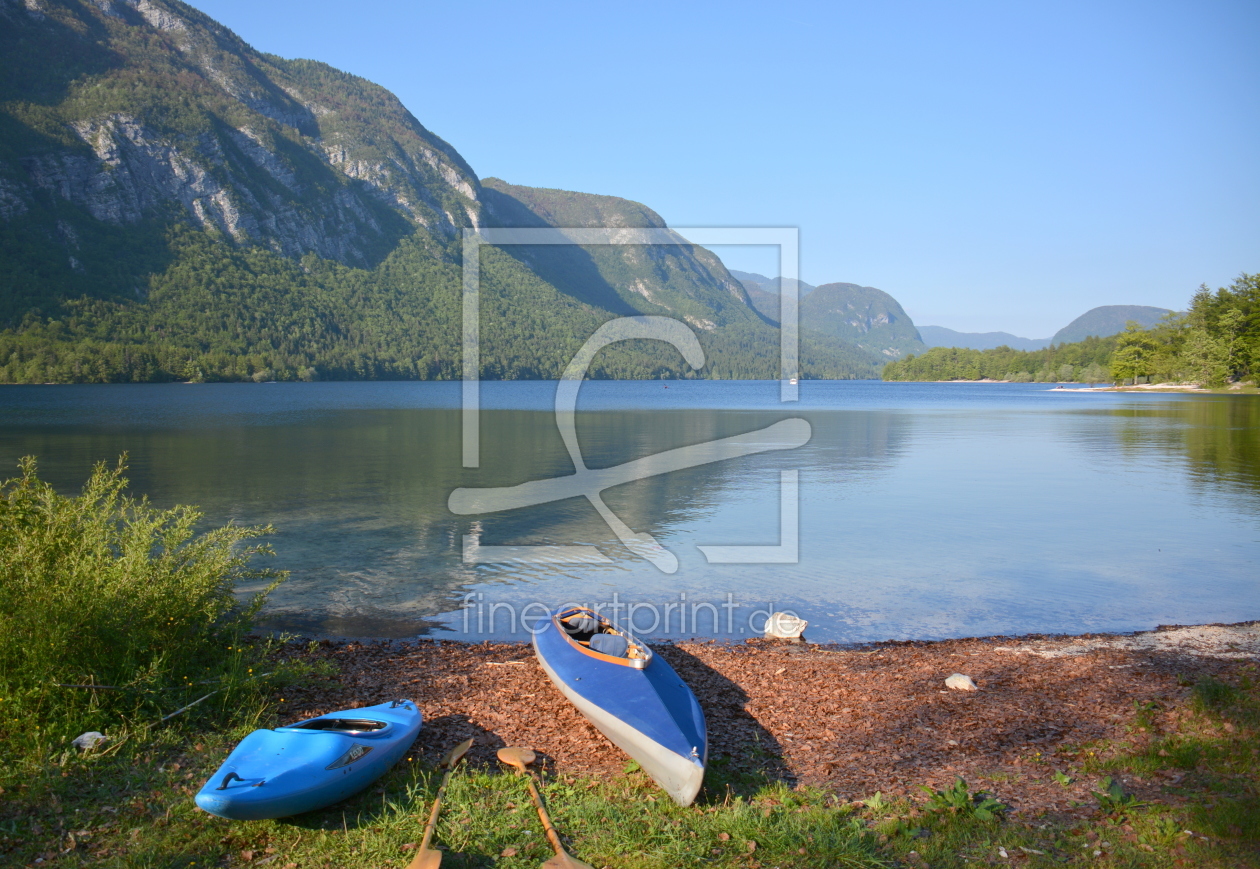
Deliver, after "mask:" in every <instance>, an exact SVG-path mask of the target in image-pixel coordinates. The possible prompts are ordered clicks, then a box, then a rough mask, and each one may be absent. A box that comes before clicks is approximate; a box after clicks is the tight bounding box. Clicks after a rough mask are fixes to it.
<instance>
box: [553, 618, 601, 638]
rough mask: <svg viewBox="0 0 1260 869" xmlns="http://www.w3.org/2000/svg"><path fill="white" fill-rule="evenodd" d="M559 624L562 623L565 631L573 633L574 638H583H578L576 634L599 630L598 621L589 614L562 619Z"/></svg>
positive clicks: (591, 632)
mask: <svg viewBox="0 0 1260 869" xmlns="http://www.w3.org/2000/svg"><path fill="white" fill-rule="evenodd" d="M561 624H562V625H564V629H565V631H566V632H568V633H569V634H570V635H573V636H574V638H575V639H584V637H582V638H579V637H578V636H577V635H579V634H593V633H595V632H596V631H598V630H599V622H598V621H597V620H596V619H593V618H591V617H590V616H578V617H577V618H573V619H568V620H566V621H563V622H561Z"/></svg>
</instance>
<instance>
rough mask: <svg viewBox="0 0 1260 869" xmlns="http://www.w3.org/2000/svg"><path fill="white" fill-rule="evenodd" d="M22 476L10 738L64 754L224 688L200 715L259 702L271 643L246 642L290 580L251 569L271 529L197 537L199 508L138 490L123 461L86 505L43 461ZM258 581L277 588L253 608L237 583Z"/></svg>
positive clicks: (10, 521)
mask: <svg viewBox="0 0 1260 869" xmlns="http://www.w3.org/2000/svg"><path fill="white" fill-rule="evenodd" d="M20 468H21V476H19V477H16V478H14V479H10V480H6V481H4V482H3V483H0V742H2V743H4V744H6V745H8V746H9V747H10V748H11V749H13V750H15V751H16V750H20V749H21V748H23V747H25V748H26V749H28V750H30V749H35V748H37V747H48V748H52V747H55V746H57V745H64V742H65V740H67V739H70V738H73V737H74V736H75V735H76V734H78V733H82V732H84V731H88V730H97V731H102V732H105V733H107V734H109V733H110V730H109V729H107V728H117V727H119V726H123V727H133V726H137V725H145V724H151V723H156V722H157V721H158V720H160V719H161V718H162V717H163V716H164V715H166V714H169V713H171V712H173V711H175V710H176V709H178V708H180V707H182V706H184V705H185V704H187V703H189V702H191V701H192V700H194V699H197V698H199V697H203V696H204V695H206V694H209V693H211V692H213V693H212V696H211V698H209V699H208V700H207V701H206V702H204V703H202V704H200V705H199V706H198V708H197V710H196V711H197V713H202V712H210V711H214V710H220V711H222V710H228V709H237V708H242V707H243V706H246V705H250V704H248V703H246V701H247V700H248V699H251V698H253V699H257V694H258V691H259V688H260V685H259V679H258V678H257V677H259V676H261V675H262V674H261V673H255V672H254V669H255V665H256V664H257V663H259V661H260V660H261V654H262V647H261V646H260V645H243V644H242V638H243V636H244V635H245V633H246V631H247V630H248V628H249V625H250V622H251V619H252V618H253V616H254V615H255V614H256V612H257V611H258V608H259V607H261V606H262V604H263V601H264V598H265V595H266V593H267V591H270V590H271V588H272V587H274V585H275V584H276V583H277V582H279V581H280V580H281V579H282V575H281V574H280V573H278V572H276V571H269V570H258V569H254V568H252V567H251V566H250V561H251V559H252V558H253V556H255V555H259V554H264V553H266V554H270V549H269V548H268V547H266V546H260V545H247V546H242V545H241V544H243V543H244V542H245V541H248V540H251V539H254V538H257V537H260V536H263V535H265V534H268V533H270V532H271V530H272V529H271V528H269V527H265V528H264V527H253V528H245V527H237V526H232V525H228V526H226V527H223V528H217V529H214V530H210V531H206V532H204V533H200V534H197V533H195V528H196V525H197V522H198V521H199V520H200V518H201V514H200V513H198V512H197V511H196V510H195V509H192V508H190V507H175V508H174V509H171V510H158V509H156V508H154V507H152V506H151V505H150V504H149V503H148V502H147V500H145V499H140V500H136V499H134V498H132V497H130V496H128V495H127V494H125V489H126V486H127V480H126V479H125V478H124V477H123V476H122V474H123V470H124V464H123V460H120V461H119V463H118V465H117V467H115V468H114V469H112V470H110V469H108V468H106V466H105V464H104V463H101V464H98V465H97V466H96V467H95V469H94V470H93V473H92V476H91V478H90V479H89V480H88V482H87V484H86V485H85V486H84V488H83V491H82V493H81V494H80V495H78V496H77V497H65V496H62V495H59V494H57V492H55V491H54V490H53V488H52V486H50V485H49V484H48V483H45V482H43V481H41V480H40V479H39V477H38V476H37V474H36V465H35V460H34V458H31V457H27V458H25V459H23V460H22V461H21V463H20ZM259 579H264V580H266V579H270V580H273V582H272V584H271V586H269V587H268V589H267V591H264V592H262V593H260V594H257V595H255V596H254V597H253V598H252V600H250V601H248V602H247V603H245V604H244V605H242V604H241V603H240V602H239V601H238V600H237V598H236V596H235V595H234V589H235V587H236V585H237V584H238V583H240V582H242V581H246V580H249V581H256V580H259ZM69 686H108V687H103V688H84V687H69ZM252 706H253V708H255V709H256V708H257V707H258V704H257V703H253V704H252ZM189 717H191V716H189Z"/></svg>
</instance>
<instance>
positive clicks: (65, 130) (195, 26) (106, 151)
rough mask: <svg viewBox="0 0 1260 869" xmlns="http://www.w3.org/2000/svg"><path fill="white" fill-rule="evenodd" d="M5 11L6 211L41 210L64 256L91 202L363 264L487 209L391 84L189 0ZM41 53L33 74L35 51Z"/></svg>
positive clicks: (0, 190) (455, 160) (449, 152)
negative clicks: (274, 51) (250, 39)
mask: <svg viewBox="0 0 1260 869" xmlns="http://www.w3.org/2000/svg"><path fill="white" fill-rule="evenodd" d="M0 23H2V26H0V29H2V30H3V31H4V33H3V35H2V36H0V48H2V49H3V57H4V60H3V61H0V63H3V65H4V67H6V69H5V72H6V74H8V73H12V75H10V76H8V77H9V78H10V80H11V81H15V83H16V84H17V86H16V87H11V88H9V89H7V90H8V91H9V92H7V93H4V94H3V97H4V104H3V109H4V113H5V114H6V115H7V117H6V118H5V120H6V121H7V123H6V124H5V126H6V127H7V128H8V129H6V130H5V134H6V136H5V137H6V138H7V139H9V143H8V147H6V148H5V149H4V150H3V152H0V219H2V220H6V221H8V220H13V219H15V218H19V217H23V216H26V217H28V218H29V217H31V216H32V215H36V216H37V217H42V218H43V222H44V223H45V224H47V225H46V226H45V227H44V229H45V231H46V233H47V234H48V235H49V236H50V237H52V238H55V239H57V240H58V242H59V243H61V244H62V245H63V246H65V247H67V254H68V255H69V254H70V253H72V251H71V248H72V247H73V245H72V243H71V242H70V241H68V238H69V237H70V236H71V235H72V234H75V233H79V232H81V231H82V229H83V227H82V226H80V224H82V223H84V221H85V219H90V220H91V221H99V222H101V223H104V224H112V225H127V224H136V223H139V222H140V221H142V220H145V219H162V218H169V217H171V216H173V215H181V216H183V217H185V218H187V219H189V220H191V221H192V222H193V223H194V224H195V225H197V226H199V227H201V228H203V229H206V230H211V231H214V232H217V233H221V234H222V235H223V236H225V237H227V238H231V239H233V240H235V241H237V242H240V243H246V244H259V245H263V246H266V247H269V248H271V249H272V250H274V251H276V252H278V253H281V254H282V255H284V256H287V257H293V258H296V257H300V256H302V255H304V254H307V253H314V254H317V255H318V256H320V257H324V258H327V259H334V260H337V261H339V262H342V263H344V264H347V265H359V266H362V265H368V264H370V263H371V262H372V261H373V260H374V259H375V258H377V257H379V255H380V253H381V252H382V251H383V250H386V249H388V247H389V246H390V245H391V243H392V242H395V241H396V240H397V239H398V238H399V237H401V236H402V235H404V234H408V233H411V232H414V231H416V230H417V229H420V230H423V231H425V232H427V233H429V234H432V235H434V236H436V237H438V238H451V237H453V236H454V235H455V234H456V232H457V229H458V227H461V226H468V225H476V224H477V223H478V222H479V220H480V211H481V206H480V203H479V202H478V193H479V184H478V180H477V177H476V175H475V174H474V173H473V171H472V170H471V169H470V168H469V167H468V165H467V164H466V163H465V162H464V161H463V159H462V158H461V157H460V156H459V155H458V154H457V153H456V152H455V151H454V149H452V148H451V147H450V146H449V145H447V144H446V143H445V142H443V141H442V140H441V139H439V138H438V137H436V136H434V135H433V134H432V133H430V132H429V131H428V130H426V129H425V128H424V127H423V126H422V125H421V124H420V123H419V122H418V121H417V120H416V119H415V118H413V117H412V116H411V115H410V114H409V113H408V112H407V110H406V109H405V108H403V106H402V105H401V104H400V103H399V102H398V101H397V99H396V98H395V97H394V96H393V95H392V94H390V93H389V92H387V91H385V90H384V89H383V88H380V87H377V86H376V85H373V84H371V83H370V82H367V81H364V80H362V79H359V78H357V77H355V76H351V75H347V74H345V73H341V72H338V71H336V70H334V69H332V68H330V67H327V66H325V65H323V64H319V63H315V62H312V61H286V60H283V59H281V58H278V57H273V56H270V55H264V54H261V53H259V52H256V51H254V50H253V49H251V48H250V47H249V46H248V45H246V44H245V43H244V42H242V41H241V40H240V39H239V38H237V37H236V36H235V35H234V34H232V33H231V32H230V31H228V30H226V29H224V28H223V27H221V26H220V25H218V24H216V23H215V22H213V21H211V20H210V19H208V18H206V16H204V15H202V14H201V13H200V12H198V11H196V10H195V9H192V8H191V7H189V6H185V5H184V4H182V3H179V2H176V0H96V2H75V0H0ZM76 58H79V61H78V62H76ZM39 62H42V63H44V64H46V65H48V66H49V69H48V70H47V72H46V74H45V75H43V76H42V77H41V80H39V81H37V82H34V84H35V85H36V87H34V88H32V87H30V86H29V85H31V84H32V82H30V81H26V82H23V81H22V79H23V78H24V77H25V78H27V79H30V78H31V75H30V74H29V71H26V70H23V69H22V68H21V67H23V66H25V65H27V64H31V63H39ZM85 63H86V65H88V66H89V68H90V73H89V74H88V75H86V76H85V75H83V69H82V67H83V66H84V65H85ZM23 84H25V85H27V87H22V85H23ZM41 89H42V90H43V91H44V93H43V94H40V93H38V91H39V90H41ZM32 91H34V93H32ZM32 97H34V99H32ZM41 97H42V99H41ZM50 97H51V98H52V99H49V98H50ZM54 216H55V219H53V218H54ZM58 222H60V224H62V225H63V226H66V227H69V228H70V229H69V230H68V231H67V230H66V229H61V230H54V228H53V227H54V226H55V225H56V224H57V223H58ZM85 267H88V268H90V267H91V264H90V263H88V264H86V266H85Z"/></svg>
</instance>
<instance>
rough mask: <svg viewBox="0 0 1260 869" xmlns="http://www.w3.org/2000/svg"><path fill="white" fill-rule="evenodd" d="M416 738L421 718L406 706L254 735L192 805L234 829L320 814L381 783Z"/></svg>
mask: <svg viewBox="0 0 1260 869" xmlns="http://www.w3.org/2000/svg"><path fill="white" fill-rule="evenodd" d="M419 732H420V710H419V709H418V708H417V707H416V704H414V703H412V702H411V701H410V700H395V701H393V702H392V703H382V704H380V705H379V706H367V707H365V708H362V709H346V710H343V711H341V712H333V713H331V714H329V715H321V716H320V717H319V718H312V719H310V720H308V721H299V722H298V723H297V724H291V725H289V726H288V727H277V728H276V729H275V730H255V731H254V732H253V733H251V734H250V735H249V736H247V737H245V738H244V739H242V740H241V743H240V745H238V746H236V748H234V749H233V750H232V753H231V754H229V755H228V756H227V760H225V761H223V765H222V766H220V767H219V770H218V772H216V773H215V774H214V775H212V776H211V777H210V780H209V781H208V782H206V783H205V785H204V786H203V787H202V788H201V790H200V791H199V792H198V793H197V805H198V806H200V807H201V808H202V809H205V810H206V811H207V812H209V813H210V814H212V815H219V816H220V817H223V818H231V819H232V820H234V821H256V820H259V819H262V818H283V817H287V816H288V815H297V814H300V813H302V812H309V811H312V810H314V809H319V808H323V807H324V806H329V805H332V804H333V803H335V802H337V801H338V800H343V799H345V798H346V797H348V796H350V795H351V794H354V793H358V792H359V791H361V790H363V789H364V788H365V787H367V786H368V785H370V784H371V783H372V782H374V781H376V780H377V779H378V778H380V777H381V776H382V775H384V774H385V771H386V770H388V769H389V768H390V767H391V766H393V765H394V764H395V763H396V762H397V761H398V759H399V758H400V757H402V756H403V755H404V754H406V752H407V749H409V748H411V744H412V743H413V742H415V740H416V734H418V733H419Z"/></svg>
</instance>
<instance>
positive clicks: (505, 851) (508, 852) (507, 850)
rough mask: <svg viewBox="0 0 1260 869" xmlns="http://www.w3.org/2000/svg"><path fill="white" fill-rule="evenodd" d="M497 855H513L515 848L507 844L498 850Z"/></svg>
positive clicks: (514, 854)
mask: <svg viewBox="0 0 1260 869" xmlns="http://www.w3.org/2000/svg"><path fill="white" fill-rule="evenodd" d="M499 856H500V857H515V856H516V849H515V848H513V847H511V846H508V847H507V848H504V849H503V850H502V851H500V852H499Z"/></svg>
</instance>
